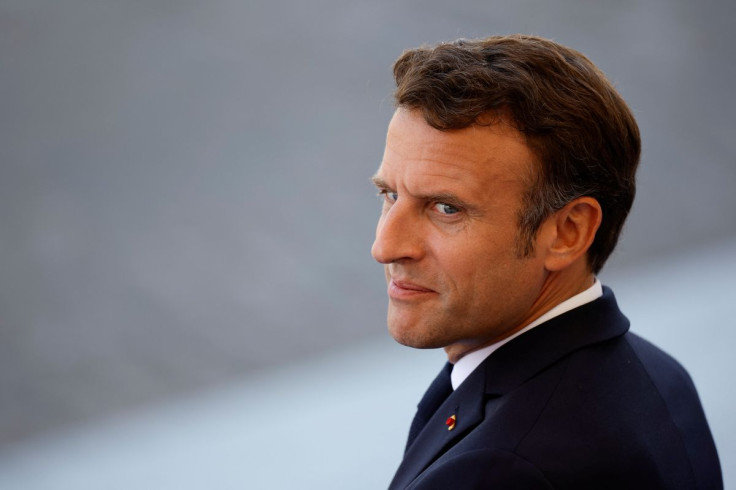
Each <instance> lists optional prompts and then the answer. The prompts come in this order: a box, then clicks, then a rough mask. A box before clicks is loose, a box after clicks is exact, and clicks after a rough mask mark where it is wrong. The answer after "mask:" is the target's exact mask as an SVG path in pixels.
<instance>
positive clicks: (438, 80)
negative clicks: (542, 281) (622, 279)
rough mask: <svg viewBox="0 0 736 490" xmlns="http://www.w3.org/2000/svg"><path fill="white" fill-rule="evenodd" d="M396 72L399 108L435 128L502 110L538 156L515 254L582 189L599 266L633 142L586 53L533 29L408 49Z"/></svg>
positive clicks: (610, 245) (629, 198)
mask: <svg viewBox="0 0 736 490" xmlns="http://www.w3.org/2000/svg"><path fill="white" fill-rule="evenodd" d="M394 78H395V80H396V86H397V89H396V93H395V99H396V104H397V106H398V107H403V108H407V109H412V110H418V111H420V112H421V113H422V115H423V117H424V119H425V120H426V122H427V123H428V124H429V125H431V126H432V127H434V128H436V129H440V130H451V129H462V128H466V127H469V126H471V125H473V124H478V123H479V118H480V117H481V116H485V115H488V114H490V115H495V116H499V117H501V116H504V115H508V116H510V118H511V119H512V123H513V124H514V125H515V127H516V128H517V129H518V130H519V131H521V132H522V133H523V134H524V135H525V137H526V141H527V144H528V145H529V146H530V148H531V149H532V150H533V151H534V152H535V154H536V155H537V156H538V158H539V161H540V164H541V166H540V168H539V171H538V172H537V175H535V176H534V181H533V182H532V183H530V185H529V190H528V195H527V196H526V200H527V205H526V206H524V207H523V209H522V211H521V213H520V215H519V233H520V235H519V253H520V254H521V255H529V254H531V253H533V251H534V249H533V239H534V237H535V235H536V233H537V230H538V229H539V227H540V226H541V224H542V223H543V222H544V220H545V219H546V218H547V217H548V216H550V215H551V214H552V213H553V212H555V211H557V210H559V209H561V208H562V207H564V206H565V205H566V204H567V203H568V202H570V201H572V200H573V199H576V198H578V197H581V196H590V197H592V198H594V199H596V200H597V201H598V202H599V203H600V205H601V208H602V209H603V221H602V222H601V226H600V228H599V229H598V232H597V234H596V237H595V240H594V242H593V244H592V245H591V247H590V249H589V250H588V255H587V257H588V263H589V265H590V267H591V269H592V270H593V272H596V273H597V272H598V271H600V269H601V268H602V267H603V264H604V263H605V262H606V259H607V258H608V256H609V255H610V254H611V252H612V251H613V249H614V247H615V246H616V242H617V241H618V236H619V234H620V232H621V228H622V227H623V224H624V221H625V220H626V216H627V215H628V213H629V210H630V209H631V204H632V203H633V201H634V194H635V191H636V183H635V174H636V167H637V165H638V163H639V154H640V152H641V141H640V137H639V128H638V127H637V124H636V121H635V120H634V117H633V115H632V114H631V111H630V109H629V108H628V106H627V105H626V102H624V100H623V99H622V98H621V96H620V95H619V94H618V92H617V91H616V90H615V89H614V87H613V85H611V83H610V82H609V81H608V80H607V79H606V77H605V75H604V74H603V73H602V72H601V71H600V70H599V69H598V68H597V67H596V66H595V65H593V63H591V62H590V60H588V58H586V57H585V56H584V55H583V54H581V53H579V52H578V51H575V50H573V49H570V48H567V47H565V46H561V45H559V44H557V43H555V42H553V41H550V40H548V39H543V38H539V37H535V36H525V35H513V36H493V37H489V38H487V39H482V40H474V41H467V40H462V39H461V40H458V41H455V42H453V43H442V44H439V45H437V46H433V47H420V48H417V49H412V50H409V51H406V52H405V53H404V54H402V55H401V57H400V58H399V59H398V60H397V61H396V63H395V64H394Z"/></svg>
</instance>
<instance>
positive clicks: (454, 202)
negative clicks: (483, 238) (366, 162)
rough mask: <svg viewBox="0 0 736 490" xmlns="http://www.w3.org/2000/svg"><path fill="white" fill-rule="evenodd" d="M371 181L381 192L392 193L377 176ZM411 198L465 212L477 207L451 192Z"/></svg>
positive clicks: (417, 195) (390, 188)
mask: <svg viewBox="0 0 736 490" xmlns="http://www.w3.org/2000/svg"><path fill="white" fill-rule="evenodd" d="M371 180H372V181H373V184H374V185H375V186H376V187H378V188H379V189H380V190H382V191H389V190H390V191H394V190H395V189H393V188H392V187H391V186H390V185H388V183H387V182H386V181H385V180H383V179H382V178H381V177H378V176H377V175H374V176H373V177H371ZM412 197H414V198H415V199H420V200H423V201H429V202H441V203H444V204H449V205H451V206H455V207H457V208H462V209H465V210H466V211H473V210H476V209H477V206H473V205H472V204H469V203H467V202H466V201H463V200H462V199H460V198H459V197H457V195H455V194H453V193H451V192H438V193H435V194H412Z"/></svg>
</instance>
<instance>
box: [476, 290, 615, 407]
mask: <svg viewBox="0 0 736 490" xmlns="http://www.w3.org/2000/svg"><path fill="white" fill-rule="evenodd" d="M628 329H629V320H628V319H627V318H626V317H625V316H624V315H623V313H621V311H620V310H619V309H618V305H617V303H616V298H615V297H614V296H613V292H612V291H611V290H610V289H609V288H607V287H604V288H603V296H601V297H600V298H598V299H596V300H595V301H592V302H590V303H586V304H584V305H582V306H580V307H578V308H575V309H573V310H570V311H568V312H566V313H563V314H562V315H560V316H558V317H555V318H552V319H551V320H549V321H547V322H545V323H543V324H542V325H539V326H538V327H536V328H534V329H532V330H531V331H529V332H527V333H525V334H524V335H521V336H519V337H517V338H515V339H514V340H512V341H511V342H509V343H508V344H506V345H504V346H502V347H501V348H499V349H498V350H497V351H496V352H494V353H493V354H491V356H490V357H489V358H488V359H487V360H486V361H485V363H484V365H482V366H484V367H485V372H486V373H487V376H486V383H485V392H486V394H489V395H503V394H505V393H508V392H509V391H511V390H513V389H514V388H516V387H517V386H519V385H521V384H522V383H524V382H525V381H526V380H528V379H529V378H531V377H532V376H534V375H535V374H537V373H539V372H540V371H541V370H543V369H545V368H546V367H547V366H549V365H550V364H553V363H554V362H556V361H558V360H560V359H562V358H563V357H565V356H566V355H568V354H570V353H571V352H573V351H576V350H578V349H580V348H582V347H585V346H587V345H591V344H595V343H597V342H603V341H605V340H609V339H612V338H614V337H618V336H620V335H623V334H624V333H626V332H627V331H628Z"/></svg>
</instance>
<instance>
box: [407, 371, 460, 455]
mask: <svg viewBox="0 0 736 490" xmlns="http://www.w3.org/2000/svg"><path fill="white" fill-rule="evenodd" d="M450 372H452V364H450V363H449V362H448V363H446V364H445V367H443V368H442V371H440V373H439V374H438V375H437V377H436V378H434V381H432V384H431V385H429V388H427V391H426V392H425V393H424V396H423V397H422V400H421V401H420V402H419V405H417V414H416V415H414V420H412V422H411V428H410V429H409V439H408V440H407V441H406V450H405V451H408V450H409V447H410V446H411V444H412V442H414V439H416V437H417V436H418V435H419V433H420V432H421V431H422V429H423V428H424V426H425V425H427V422H429V419H430V418H432V415H434V413H435V412H436V411H437V409H438V408H440V405H442V402H444V401H445V399H446V398H447V397H448V396H450V393H452V382H451V381H450Z"/></svg>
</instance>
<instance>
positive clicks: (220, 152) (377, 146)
mask: <svg viewBox="0 0 736 490" xmlns="http://www.w3.org/2000/svg"><path fill="white" fill-rule="evenodd" d="M733 5H734V4H733V2H730V1H704V2H697V3H695V2H690V1H684V0H682V1H669V0H668V1H664V0H659V1H646V2H644V1H642V2H635V1H634V2H616V3H614V2H579V1H574V0H569V1H558V2H547V1H545V2H535V1H528V0H525V1H516V0H507V1H495V2H488V1H480V0H478V1H461V2H447V1H444V2H440V1H437V0H431V1H423V2H413V1H412V2H393V1H388V0H378V1H373V2H358V1H337V0H321V1H305V2H297V1H291V2H255V1H244V2H240V1H233V0H212V1H207V2H195V1H179V0H151V1H133V0H99V1H83V0H65V1H63V2H59V1H56V0H0V445H12V444H13V443H14V442H16V441H21V440H24V439H26V438H28V437H33V436H37V435H40V434H44V433H46V431H49V430H53V429H56V428H59V427H64V426H66V425H68V424H84V423H87V422H88V421H91V420H95V419H96V418H99V417H106V416H108V415H109V414H114V413H121V412H124V411H125V410H127V409H130V408H131V407H141V406H145V405H147V404H155V403H162V402H164V401H165V400H167V399H168V398H169V397H171V396H181V395H183V394H187V393H194V392H196V391H197V390H203V389H208V388H212V387H215V386H218V385H220V384H223V383H226V382H228V381H229V380H233V379H238V378H239V377H240V376H242V375H244V374H245V373H249V372H252V371H253V370H254V369H260V368H263V367H265V366H269V365H273V364H277V363H280V362H281V361H280V358H277V357H274V356H275V353H279V354H280V355H281V356H283V357H287V358H292V359H299V358H305V357H308V356H314V355H317V354H318V353H323V352H329V351H330V349H334V348H336V347H339V346H344V345H348V344H352V343H354V342H356V341H359V340H361V339H365V338H368V337H371V336H378V335H383V332H384V326H383V325H384V315H385V297H384V296H385V291H384V286H383V280H382V277H381V272H380V268H379V267H378V266H376V265H375V264H373V262H372V260H371V258H370V256H369V252H368V250H369V247H370V243H371V240H372V235H373V228H374V223H375V219H376V216H377V213H378V203H377V202H376V201H375V200H374V199H373V197H372V194H373V190H372V189H371V186H370V185H369V184H368V177H369V176H370V175H371V174H372V172H373V171H374V169H375V168H376V167H377V164H378V161H379V160H380V157H381V152H382V146H383V135H384V132H385V126H386V123H387V121H388V118H389V117H390V113H391V101H390V100H391V99H390V92H391V88H392V87H391V85H392V84H391V77H390V66H391V63H392V62H393V60H394V59H395V58H396V57H397V56H398V55H399V54H400V52H401V51H402V50H403V49H405V48H407V47H412V46H416V45H418V44H421V43H424V42H434V41H438V40H451V39H454V38H457V37H461V36H462V37H476V36H484V35H487V34H492V33H509V32H517V31H521V32H532V33H537V34H540V35H544V36H548V37H552V38H554V39H556V40H558V41H560V42H563V43H566V44H569V45H572V46H574V47H577V48H579V49H580V50H582V51H583V52H585V53H587V54H588V55H589V56H590V57H591V58H592V59H593V60H594V61H595V62H597V63H598V64H599V65H600V66H601V67H602V68H603V69H604V70H605V71H606V72H607V73H609V75H610V77H611V78H612V80H613V81H614V82H615V83H616V84H617V85H618V87H619V88H620V89H621V91H622V93H623V94H624V96H625V98H626V99H627V100H628V101H629V102H630V104H631V106H632V108H633V110H634V112H635V114H636V116H637V118H638V120H639V122H640V124H641V127H642V132H643V137H644V158H643V162H642V169H641V175H640V192H639V197H638V199H637V202H636V204H635V209H634V212H633V215H632V216H631V221H630V223H629V224H628V226H627V228H626V236H625V239H624V241H623V243H622V244H621V249H620V251H619V252H618V253H617V255H616V257H615V261H614V263H613V264H612V265H611V271H614V270H615V269H616V268H617V267H619V266H621V265H627V264H633V263H636V262H641V261H644V260H647V259H648V258H650V257H653V256H658V255H660V254H662V253H672V252H673V251H676V250H683V249H685V248H687V247H692V246H694V245H697V244H700V243H708V242H710V241H712V240H715V239H717V238H719V237H723V236H727V235H731V234H733V233H735V232H736V219H734V217H733V210H734V209H736V193H735V192H734V191H733V189H734V188H736V165H734V161H735V158H734V154H735V148H736V146H735V143H734V138H733V135H734V134H736V131H734V130H735V129H736V128H735V127H734V125H735V124H736V123H735V122H734V121H735V119H734V118H733V114H734V113H736V111H735V110H734V109H736V107H734V106H735V105H736V98H734V97H733V93H732V92H733V90H732V82H733V80H734V79H735V78H736V77H734V75H735V73H734V71H735V70H736V63H734V62H733V52H734V45H735V43H734V36H736V34H735V32H736V31H735V30H734V29H733V28H732V25H731V24H732V22H731V21H732V19H733V18H734V15H733V13H734V7H733ZM724 335H725V334H724Z"/></svg>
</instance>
